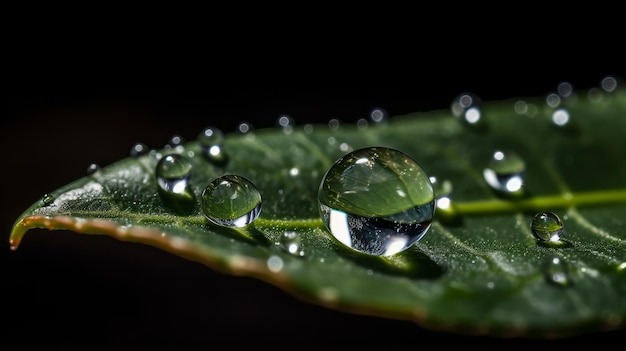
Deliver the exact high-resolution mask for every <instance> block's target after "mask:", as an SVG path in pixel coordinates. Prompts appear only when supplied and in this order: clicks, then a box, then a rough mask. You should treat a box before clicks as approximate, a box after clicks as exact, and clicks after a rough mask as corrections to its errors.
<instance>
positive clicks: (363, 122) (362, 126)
mask: <svg viewBox="0 0 626 351" xmlns="http://www.w3.org/2000/svg"><path fill="white" fill-rule="evenodd" d="M368 125H369V122H368V121H367V119H365V118H359V119H358V120H357V121H356V127H357V129H359V130H365V129H367V127H368Z"/></svg>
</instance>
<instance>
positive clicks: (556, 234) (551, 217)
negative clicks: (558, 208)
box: [530, 212, 564, 242]
mask: <svg viewBox="0 0 626 351" xmlns="http://www.w3.org/2000/svg"><path fill="white" fill-rule="evenodd" d="M563 229H564V225H563V221H562V220H561V218H560V217H559V216H558V215H557V214H556V213H553V212H539V213H537V214H535V216H534V217H533V220H532V221H531V223H530V230H531V231H532V233H533V235H534V236H535V238H537V240H540V241H548V242H558V241H560V240H561V234H562V233H563Z"/></svg>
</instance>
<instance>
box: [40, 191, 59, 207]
mask: <svg viewBox="0 0 626 351" xmlns="http://www.w3.org/2000/svg"><path fill="white" fill-rule="evenodd" d="M54 200H56V197H54V195H50V194H44V195H43V197H42V198H41V203H42V204H43V205H44V206H48V205H50V204H52V203H53V202H54Z"/></svg>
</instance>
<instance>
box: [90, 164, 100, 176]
mask: <svg viewBox="0 0 626 351" xmlns="http://www.w3.org/2000/svg"><path fill="white" fill-rule="evenodd" d="M99 170H100V165H99V164H97V163H92V164H90V165H89V166H87V174H89V175H91V174H94V173H96V172H98V171H99Z"/></svg>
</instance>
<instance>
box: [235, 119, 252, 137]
mask: <svg viewBox="0 0 626 351" xmlns="http://www.w3.org/2000/svg"><path fill="white" fill-rule="evenodd" d="M237 131H238V132H239V133H241V134H249V133H252V132H254V126H253V125H252V124H251V123H249V122H246V121H242V122H239V124H238V125H237Z"/></svg>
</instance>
